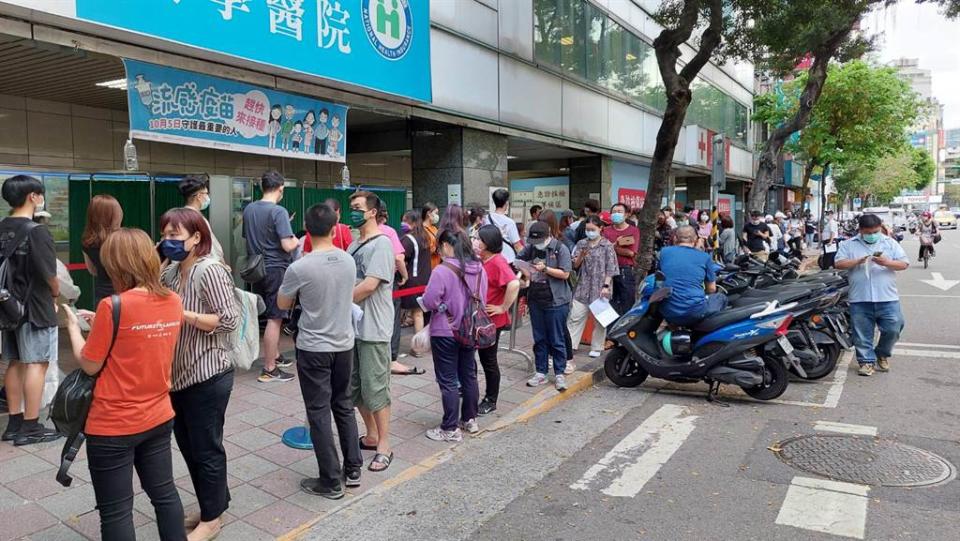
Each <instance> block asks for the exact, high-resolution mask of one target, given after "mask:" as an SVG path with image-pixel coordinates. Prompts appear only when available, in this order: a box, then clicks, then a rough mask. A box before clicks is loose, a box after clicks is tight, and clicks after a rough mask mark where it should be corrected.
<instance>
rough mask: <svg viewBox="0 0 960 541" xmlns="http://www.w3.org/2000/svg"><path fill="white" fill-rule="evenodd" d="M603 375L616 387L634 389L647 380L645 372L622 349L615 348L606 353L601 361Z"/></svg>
mask: <svg viewBox="0 0 960 541" xmlns="http://www.w3.org/2000/svg"><path fill="white" fill-rule="evenodd" d="M624 364H626V366H624ZM621 369H623V373H622V374H621V373H620V372H621ZM603 373H604V374H605V375H606V376H607V379H609V380H610V381H612V382H613V384H614V385H616V386H617V387H636V386H637V385H640V384H641V383H643V382H644V380H646V379H647V371H646V370H644V369H643V368H641V367H640V363H638V362H637V361H636V360H634V359H633V357H631V356H630V354H629V353H628V352H627V350H626V349H624V348H622V347H615V348H613V349H611V350H610V352H609V353H607V357H606V359H604V361H603Z"/></svg>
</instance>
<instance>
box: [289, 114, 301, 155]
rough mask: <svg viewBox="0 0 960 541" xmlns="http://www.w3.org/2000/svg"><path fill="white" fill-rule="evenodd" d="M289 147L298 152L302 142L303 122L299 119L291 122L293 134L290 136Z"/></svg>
mask: <svg viewBox="0 0 960 541" xmlns="http://www.w3.org/2000/svg"><path fill="white" fill-rule="evenodd" d="M290 140H291V143H290V144H291V149H292V150H293V151H294V152H300V143H301V142H303V122H300V121H299V120H298V121H296V122H294V123H293V135H291V136H290Z"/></svg>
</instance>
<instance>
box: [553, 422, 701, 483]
mask: <svg viewBox="0 0 960 541" xmlns="http://www.w3.org/2000/svg"><path fill="white" fill-rule="evenodd" d="M686 412H687V408H685V407H683V406H675V405H673V404H666V405H664V406H662V407H661V408H660V409H658V410H657V411H655V412H654V413H653V415H651V416H650V417H648V418H647V419H646V420H645V421H643V423H641V424H640V426H638V427H637V428H636V429H635V430H634V431H633V432H631V433H630V434H628V435H627V436H626V437H625V438H623V439H622V440H620V442H619V443H617V445H616V446H615V447H614V448H613V449H611V450H610V452H608V453H607V454H606V455H605V456H604V457H603V458H602V459H600V461H599V462H597V463H596V464H594V465H593V466H591V467H590V468H589V469H588V470H587V471H586V473H584V474H583V477H581V478H580V480H579V481H577V482H576V483H574V484H572V485H570V488H571V489H573V490H589V489H590V485H591V484H593V483H594V482H595V481H596V480H597V478H598V477H600V476H601V475H602V474H604V472H607V471H609V472H612V473H613V474H614V475H616V474H617V473H619V475H618V476H617V477H615V478H614V479H613V480H612V481H611V482H610V484H609V485H608V486H607V487H606V488H604V489H603V490H601V492H603V493H604V494H606V495H608V496H615V497H620V498H633V497H634V496H636V495H637V494H639V493H640V491H641V490H643V486H644V485H646V484H647V482H648V481H649V480H650V479H651V478H652V477H653V476H654V475H656V474H657V472H658V471H659V470H660V467H661V466H663V465H664V464H666V462H667V461H668V460H670V457H671V456H673V453H675V452H676V451H677V449H679V448H680V446H681V445H683V442H684V441H686V439H687V438H688V437H689V436H690V433H691V432H693V428H694V421H695V420H696V419H697V416H696V415H686Z"/></svg>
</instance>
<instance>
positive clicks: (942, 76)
mask: <svg viewBox="0 0 960 541" xmlns="http://www.w3.org/2000/svg"><path fill="white" fill-rule="evenodd" d="M864 22H865V24H864V29H865V30H868V31H870V32H872V33H878V32H879V33H882V34H883V35H882V36H881V37H880V41H879V47H878V50H877V56H878V57H879V60H880V61H881V62H884V63H886V62H887V61H889V60H893V59H894V58H901V57H904V58H918V59H920V66H919V67H920V68H923V69H929V70H932V71H933V95H934V96H935V97H936V98H937V99H938V100H939V101H940V103H942V104H944V108H943V123H944V128H946V129H951V128H960V45H958V39H960V20H956V21H948V20H946V19H945V18H944V17H943V16H942V15H940V13H939V12H938V10H937V8H936V6H931V5H929V4H919V5H918V4H916V3H914V1H913V0H901V1H900V2H899V3H898V4H897V5H895V6H891V7H889V8H887V9H884V10H879V11H877V12H875V13H871V14H869V15H868V16H867V18H866V20H865V21H864Z"/></svg>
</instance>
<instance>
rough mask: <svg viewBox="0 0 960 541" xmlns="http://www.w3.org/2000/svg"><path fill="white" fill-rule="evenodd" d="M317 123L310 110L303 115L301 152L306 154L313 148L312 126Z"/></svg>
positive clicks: (315, 116)
mask: <svg viewBox="0 0 960 541" xmlns="http://www.w3.org/2000/svg"><path fill="white" fill-rule="evenodd" d="M316 123H317V115H316V113H314V112H313V111H312V110H311V111H307V114H305V115H303V151H304V152H306V153H307V154H309V153H310V149H311V148H313V125H314V124H316Z"/></svg>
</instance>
